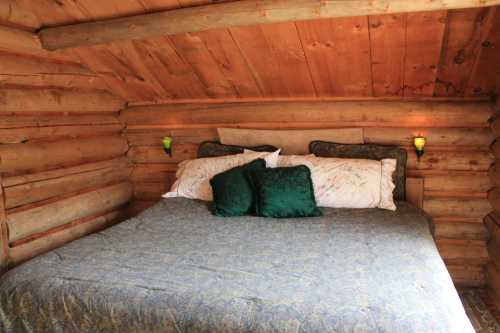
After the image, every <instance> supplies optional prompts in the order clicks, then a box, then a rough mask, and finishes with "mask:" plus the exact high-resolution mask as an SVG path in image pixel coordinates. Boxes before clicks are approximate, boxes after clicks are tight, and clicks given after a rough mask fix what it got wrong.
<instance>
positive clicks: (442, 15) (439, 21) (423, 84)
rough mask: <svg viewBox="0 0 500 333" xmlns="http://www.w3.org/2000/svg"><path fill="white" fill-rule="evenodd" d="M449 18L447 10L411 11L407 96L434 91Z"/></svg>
mask: <svg viewBox="0 0 500 333" xmlns="http://www.w3.org/2000/svg"><path fill="white" fill-rule="evenodd" d="M446 17H447V12H446V11H436V12H427V13H409V14H407V18H406V55H405V76H404V96H432V95H433V94H434V88H435V83H436V75H437V68H438V64H439V58H440V54H441V46H442V40H443V35H444V31H445V24H446Z"/></svg>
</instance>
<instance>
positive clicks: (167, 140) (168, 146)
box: [161, 136, 174, 157]
mask: <svg viewBox="0 0 500 333" xmlns="http://www.w3.org/2000/svg"><path fill="white" fill-rule="evenodd" d="M172 141H174V140H173V139H172V138H171V137H169V136H166V137H164V138H163V140H162V141H161V142H162V143H163V150H164V151H165V153H167V154H168V155H169V156H170V157H172Z"/></svg>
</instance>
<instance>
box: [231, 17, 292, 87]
mask: <svg viewBox="0 0 500 333" xmlns="http://www.w3.org/2000/svg"><path fill="white" fill-rule="evenodd" d="M230 32H231V35H232V36H233V38H234V40H235V41H236V43H237V44H238V47H239V49H240V50H241V52H242V54H243V57H244V58H245V60H246V62H247V64H248V65H249V68H250V70H251V72H252V75H253V77H254V78H255V80H256V82H257V84H258V86H259V88H260V90H261V92H262V94H263V95H264V96H265V97H283V96H289V94H288V88H287V86H286V82H285V80H283V79H282V78H281V77H280V73H278V68H280V67H279V64H278V63H277V59H276V57H275V54H274V53H273V51H272V49H271V46H270V45H269V43H268V41H267V39H266V38H265V36H264V32H263V31H262V29H261V27H260V26H252V27H238V28H232V29H230Z"/></svg>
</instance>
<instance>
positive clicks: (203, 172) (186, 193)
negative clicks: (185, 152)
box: [163, 150, 280, 201]
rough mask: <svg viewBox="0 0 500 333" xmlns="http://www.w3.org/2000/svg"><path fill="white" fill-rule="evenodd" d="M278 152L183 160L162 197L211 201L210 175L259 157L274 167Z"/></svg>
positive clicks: (276, 162) (267, 164)
mask: <svg viewBox="0 0 500 333" xmlns="http://www.w3.org/2000/svg"><path fill="white" fill-rule="evenodd" d="M279 153H280V151H279V150H278V151H275V152H273V153H266V152H250V153H246V154H237V155H228V156H221V157H206V158H197V159H194V160H186V161H183V162H181V163H180V164H179V168H178V169H177V173H176V176H177V180H176V181H175V183H174V184H173V185H172V188H171V189H170V192H167V193H165V194H164V195H163V197H164V198H173V197H184V198H189V199H199V200H204V201H213V193H212V186H211V185H210V179H212V177H214V176H215V175H217V174H219V173H221V172H224V171H227V170H229V169H232V168H234V167H237V166H240V165H244V164H247V163H250V162H252V161H253V160H256V159H259V158H262V159H264V160H265V161H266V166H267V167H270V168H275V167H276V166H277V164H278V156H279Z"/></svg>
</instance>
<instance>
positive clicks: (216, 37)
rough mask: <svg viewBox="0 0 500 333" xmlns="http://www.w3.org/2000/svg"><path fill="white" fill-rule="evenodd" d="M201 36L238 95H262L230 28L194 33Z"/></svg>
mask: <svg viewBox="0 0 500 333" xmlns="http://www.w3.org/2000/svg"><path fill="white" fill-rule="evenodd" d="M192 35H194V36H197V37H199V38H201V39H202V40H203V41H204V43H205V46H206V47H207V49H208V51H209V52H210V54H211V55H212V57H213V58H214V60H215V62H216V63H217V64H218V67H219V69H220V70H221V72H222V74H223V75H224V77H225V78H226V79H227V80H228V82H229V83H230V84H231V85H232V86H233V87H234V88H235V89H236V92H237V93H238V96H241V97H259V96H261V95H262V93H261V91H260V88H259V86H258V85H257V82H256V81H255V78H254V76H253V75H252V73H251V71H250V68H249V66H248V64H247V63H246V61H245V59H244V58H243V56H242V54H241V51H240V49H239V48H238V45H237V44H236V42H235V41H234V39H233V36H232V35H231V33H230V32H229V30H228V29H218V30H209V31H203V32H197V33H192Z"/></svg>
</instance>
